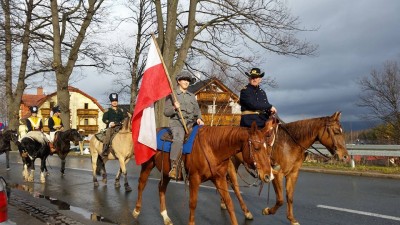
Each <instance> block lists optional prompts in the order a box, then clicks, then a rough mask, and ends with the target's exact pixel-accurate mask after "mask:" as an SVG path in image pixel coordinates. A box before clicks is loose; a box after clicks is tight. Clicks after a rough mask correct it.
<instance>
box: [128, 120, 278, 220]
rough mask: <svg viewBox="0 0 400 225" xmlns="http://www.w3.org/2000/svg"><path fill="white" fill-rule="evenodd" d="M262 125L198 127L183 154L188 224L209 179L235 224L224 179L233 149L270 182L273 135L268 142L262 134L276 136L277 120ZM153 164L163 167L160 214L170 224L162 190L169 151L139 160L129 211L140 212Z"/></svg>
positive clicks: (168, 167)
mask: <svg viewBox="0 0 400 225" xmlns="http://www.w3.org/2000/svg"><path fill="white" fill-rule="evenodd" d="M265 125H266V126H265V128H264V129H262V130H258V129H257V125H256V124H255V123H253V125H252V127H251V128H243V127H229V126H221V127H209V126H203V127H200V128H199V129H198V133H197V135H196V138H195V140H194V144H193V148H192V152H191V153H190V154H186V155H184V156H183V161H184V166H185V171H186V173H187V179H188V180H189V188H190V200H189V206H190V216H189V224H190V225H194V224H195V218H194V215H195V214H194V213H195V208H196V205H197V195H198V191H199V186H200V184H201V183H202V182H205V181H208V180H211V181H212V182H213V183H214V185H215V186H216V188H217V190H218V192H219V193H220V195H221V196H222V198H223V200H224V202H225V203H226V205H227V208H228V211H229V216H230V220H231V224H234V225H237V224H238V222H237V219H236V215H235V212H234V208H233V202H232V199H231V198H230V196H229V193H228V184H227V182H226V175H227V168H228V163H229V161H230V160H229V158H230V157H231V156H233V155H235V154H236V153H238V152H243V156H244V157H243V158H244V162H245V163H246V164H247V165H248V166H249V167H250V168H251V169H255V170H256V172H257V175H258V177H259V179H261V180H262V181H263V182H269V181H270V180H271V179H273V175H272V168H271V164H270V158H269V156H270V155H269V154H270V153H269V151H270V150H268V147H267V145H268V146H269V147H270V146H271V145H272V142H273V139H274V138H271V139H270V140H269V142H268V143H267V142H266V141H265V136H267V135H268V136H270V137H274V136H275V135H270V133H273V132H274V131H275V129H274V128H275V127H276V126H277V125H278V122H277V120H276V119H270V120H269V121H267V122H266V124H265ZM154 167H157V169H158V170H159V171H162V178H161V180H160V182H159V196H160V212H161V216H162V217H163V220H164V224H172V222H171V219H170V218H169V217H168V214H167V209H166V204H165V192H166V189H167V185H168V182H169V181H170V178H169V177H168V172H169V170H170V168H171V167H170V160H169V154H168V153H163V152H161V151H158V152H157V153H156V154H155V155H154V156H153V157H152V158H150V159H149V160H148V161H147V162H145V163H143V164H142V169H141V172H140V177H139V184H138V198H137V202H136V207H135V209H134V210H133V212H132V214H133V217H134V218H137V217H138V216H139V214H140V210H141V207H142V193H143V190H144V188H145V186H146V183H147V179H148V177H149V175H150V172H151V171H152V169H153V168H154Z"/></svg>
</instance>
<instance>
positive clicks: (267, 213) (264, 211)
mask: <svg viewBox="0 0 400 225" xmlns="http://www.w3.org/2000/svg"><path fill="white" fill-rule="evenodd" d="M262 214H263V215H269V214H271V213H270V212H269V208H265V209H263V210H262Z"/></svg>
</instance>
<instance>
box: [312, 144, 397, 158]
mask: <svg viewBox="0 0 400 225" xmlns="http://www.w3.org/2000/svg"><path fill="white" fill-rule="evenodd" d="M313 146H314V147H315V148H316V149H318V151H320V152H322V153H324V154H329V152H328V150H326V148H325V146H323V145H321V144H314V145H313ZM346 147H347V150H348V151H349V154H350V155H364V156H389V157H400V145H352V144H348V145H346ZM308 150H309V151H311V152H313V153H317V152H316V151H315V150H314V149H313V148H309V149H308Z"/></svg>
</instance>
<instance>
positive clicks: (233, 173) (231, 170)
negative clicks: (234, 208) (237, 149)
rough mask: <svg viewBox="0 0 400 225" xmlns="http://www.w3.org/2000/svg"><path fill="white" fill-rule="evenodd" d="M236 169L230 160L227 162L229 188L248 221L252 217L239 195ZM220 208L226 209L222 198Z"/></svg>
mask: <svg viewBox="0 0 400 225" xmlns="http://www.w3.org/2000/svg"><path fill="white" fill-rule="evenodd" d="M237 168H238V167H236V164H234V163H233V162H232V161H231V160H229V164H228V177H229V180H230V181H231V182H230V184H231V188H232V190H233V191H234V192H235V195H236V198H237V199H238V200H239V203H240V208H241V209H242V211H243V213H244V216H245V218H246V219H248V220H252V219H253V215H252V214H251V212H250V211H249V209H248V208H247V205H246V203H245V202H244V200H243V197H242V194H240V190H239V182H238V179H237ZM221 208H223V209H226V204H225V202H224V201H223V199H222V198H221Z"/></svg>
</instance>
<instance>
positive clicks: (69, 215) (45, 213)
mask: <svg viewBox="0 0 400 225" xmlns="http://www.w3.org/2000/svg"><path fill="white" fill-rule="evenodd" d="M52 201H54V200H52V199H49V198H47V199H46V198H45V197H44V198H35V197H33V196H32V195H30V194H29V193H27V192H25V191H21V190H17V189H12V191H11V197H10V201H9V208H8V218H9V221H10V222H11V223H15V224H17V225H19V224H21V225H27V224H29V225H58V224H60V225H85V224H86V225H110V224H111V223H105V222H100V221H96V220H100V219H101V218H96V216H95V215H91V216H90V217H91V218H87V217H85V216H86V215H85V216H84V213H82V214H80V213H77V212H73V211H71V210H68V209H67V208H68V207H69V205H67V206H60V205H57V204H52V203H51V202H52ZM55 201H57V200H55ZM63 207H67V208H66V209H62V208H63ZM60 208H61V209H60Z"/></svg>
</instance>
